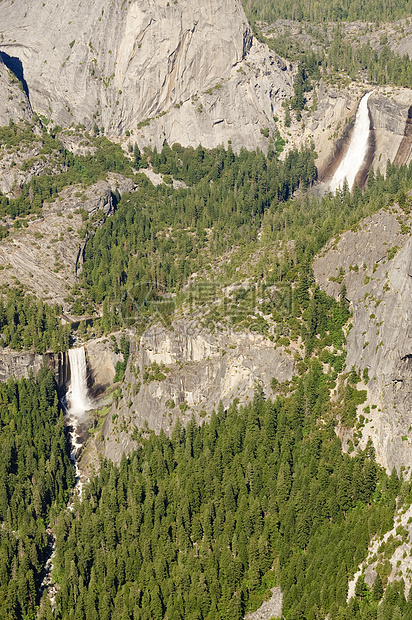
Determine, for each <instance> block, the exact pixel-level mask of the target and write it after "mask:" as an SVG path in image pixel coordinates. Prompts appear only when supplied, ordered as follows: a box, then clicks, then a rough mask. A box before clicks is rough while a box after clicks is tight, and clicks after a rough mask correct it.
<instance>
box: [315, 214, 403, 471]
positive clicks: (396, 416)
mask: <svg viewBox="0 0 412 620" xmlns="http://www.w3.org/2000/svg"><path fill="white" fill-rule="evenodd" d="M410 228H411V217H410V215H405V214H404V213H403V212H402V211H400V210H399V211H398V210H397V209H392V208H391V209H388V210H386V211H385V210H381V211H380V212H379V213H377V214H375V215H374V216H372V217H370V218H367V219H365V220H364V221H363V222H362V224H361V225H360V226H359V227H358V228H357V230H353V231H347V232H346V233H344V234H342V235H341V236H340V238H339V240H338V241H337V242H333V243H330V244H329V245H328V246H327V247H326V248H325V250H324V251H322V252H321V254H320V255H319V256H318V257H317V259H316V260H315V262H314V271H315V276H316V279H317V281H318V282H319V284H320V285H321V286H322V288H324V289H325V290H326V291H327V292H328V293H331V294H334V295H338V290H339V288H340V285H339V284H337V283H336V282H334V281H331V280H330V278H331V277H332V276H335V277H336V276H337V275H338V273H339V269H340V268H342V269H343V271H344V273H345V278H344V282H345V284H346V287H347V296H348V299H349V300H350V301H351V305H352V309H353V326H352V329H351V330H350V331H349V334H348V342H347V352H348V355H347V368H348V369H350V368H352V366H354V365H355V366H356V367H357V368H359V369H360V370H361V371H363V370H364V369H367V374H368V377H369V381H368V382H367V385H365V387H367V392H368V401H367V402H366V403H365V404H363V405H362V406H361V407H360V413H361V412H362V410H363V409H364V408H365V407H369V411H368V413H364V415H365V418H367V419H368V420H369V422H367V423H366V424H365V427H364V429H363V439H362V442H361V445H364V444H365V443H366V441H367V438H368V436H370V437H371V438H372V440H373V442H374V444H375V448H376V451H377V457H378V459H379V461H380V462H381V463H382V464H383V465H384V466H385V467H387V468H388V470H391V469H392V468H393V467H396V468H397V469H398V471H399V469H400V467H401V466H402V465H405V466H406V467H411V466H412V450H411V447H412V328H411V325H412V315H411V313H412V238H411V236H410Z"/></svg>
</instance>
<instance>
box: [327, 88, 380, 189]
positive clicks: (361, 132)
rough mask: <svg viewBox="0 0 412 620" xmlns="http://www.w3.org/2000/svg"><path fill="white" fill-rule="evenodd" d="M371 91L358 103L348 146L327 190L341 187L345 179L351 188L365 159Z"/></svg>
mask: <svg viewBox="0 0 412 620" xmlns="http://www.w3.org/2000/svg"><path fill="white" fill-rule="evenodd" d="M372 92H373V91H371V92H370V93H367V94H366V95H364V96H363V97H362V99H361V101H360V103H359V107H358V111H357V113H356V119H355V125H354V127H353V130H352V135H351V139H350V143H349V148H348V150H347V152H346V155H345V156H344V158H343V159H342V161H341V163H340V164H339V166H338V168H337V170H336V172H335V174H334V175H333V178H332V180H331V181H330V183H329V190H330V191H331V192H336V190H337V189H342V187H343V184H344V181H345V179H346V181H347V183H348V186H349V190H351V189H352V187H353V184H354V183H355V178H356V175H357V174H358V172H359V170H360V169H361V167H362V164H363V162H364V161H365V158H366V155H367V152H368V146H369V128H370V120H369V110H368V99H369V97H370V96H371V94H372Z"/></svg>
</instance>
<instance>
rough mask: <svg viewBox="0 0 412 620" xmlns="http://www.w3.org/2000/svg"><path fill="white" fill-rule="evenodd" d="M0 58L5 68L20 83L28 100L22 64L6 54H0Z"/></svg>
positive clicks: (27, 88) (14, 57)
mask: <svg viewBox="0 0 412 620" xmlns="http://www.w3.org/2000/svg"><path fill="white" fill-rule="evenodd" d="M0 57H1V59H2V61H3V62H4V64H5V65H6V67H7V68H8V69H10V71H11V72H12V73H13V74H14V75H15V76H16V78H17V79H18V80H19V82H21V84H22V86H23V90H24V92H25V93H26V95H27V99H30V97H29V87H28V86H27V82H26V80H25V79H24V73H23V64H22V62H21V60H20V58H18V57H17V56H9V55H8V54H6V52H0Z"/></svg>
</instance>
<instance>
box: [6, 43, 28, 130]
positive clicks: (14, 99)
mask: <svg viewBox="0 0 412 620" xmlns="http://www.w3.org/2000/svg"><path fill="white" fill-rule="evenodd" d="M32 116H33V112H32V109H31V106H30V102H29V100H28V98H27V95H26V93H25V91H24V88H23V85H22V82H21V81H19V79H18V78H17V77H16V75H14V74H13V73H12V72H11V71H10V70H9V69H8V68H7V67H6V65H5V64H4V61H3V58H2V56H1V54H0V126H3V125H8V124H9V121H10V120H12V121H13V122H14V123H18V122H21V121H30V120H31V119H32Z"/></svg>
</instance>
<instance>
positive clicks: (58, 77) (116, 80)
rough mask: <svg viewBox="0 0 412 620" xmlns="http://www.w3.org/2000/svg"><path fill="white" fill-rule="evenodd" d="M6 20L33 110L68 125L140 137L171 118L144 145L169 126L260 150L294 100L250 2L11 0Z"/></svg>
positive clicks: (188, 138)
mask: <svg viewBox="0 0 412 620" xmlns="http://www.w3.org/2000/svg"><path fill="white" fill-rule="evenodd" d="M0 23H1V30H2V34H3V38H2V41H1V43H0V49H1V50H2V51H3V52H5V53H7V54H8V55H10V56H14V57H16V58H18V59H19V61H20V62H21V65H22V67H23V70H24V77H25V80H26V83H27V86H28V90H29V93H30V100H31V103H32V106H33V109H34V110H35V111H36V112H39V113H42V114H44V115H45V116H47V117H52V118H53V120H54V121H55V122H57V123H58V124H60V125H62V126H67V125H70V124H71V123H72V122H74V123H79V122H80V123H85V124H86V126H87V127H92V126H93V125H94V123H96V124H97V125H98V126H99V127H103V128H104V129H105V131H106V132H107V133H108V134H109V135H112V136H115V135H121V134H124V132H125V131H126V130H130V131H132V130H133V131H134V135H136V133H137V125H138V123H139V122H143V121H147V119H149V118H154V117H156V116H158V115H160V114H164V113H167V114H168V118H167V122H166V123H165V124H164V125H162V126H160V125H158V124H157V123H156V122H155V123H154V125H152V124H151V123H150V125H148V126H147V128H146V129H145V128H143V131H142V132H141V133H140V134H139V135H140V137H141V140H143V141H144V140H145V136H146V135H147V134H146V132H149V133H150V136H153V135H155V136H156V138H157V134H160V133H161V132H160V129H161V127H163V130H162V131H164V134H163V133H162V135H159V140H161V141H163V139H164V138H165V137H167V138H168V139H169V140H170V141H172V142H174V141H179V142H181V143H182V144H196V145H197V144H198V143H199V142H202V143H203V144H205V145H206V146H215V145H217V144H219V143H221V142H224V141H226V142H227V140H228V139H229V138H230V139H232V140H235V141H236V140H237V141H238V142H239V145H238V146H239V148H240V146H241V145H244V146H246V147H248V148H255V147H256V146H257V145H258V144H262V145H264V144H265V140H266V139H265V138H263V136H262V134H261V133H260V129H261V128H265V127H267V126H269V127H274V120H273V114H274V110H275V109H277V110H280V104H281V101H282V99H283V98H284V97H286V96H287V97H289V96H291V95H292V81H291V75H290V72H289V71H288V70H287V69H286V67H285V65H284V63H283V61H280V59H277V57H276V55H275V54H270V53H269V50H268V48H267V47H266V46H263V45H261V44H259V43H258V42H257V41H253V39H252V33H251V29H250V27H249V25H248V23H247V20H246V17H245V14H244V12H243V8H242V5H241V2H240V0H200V1H195V0H179V2H178V3H173V2H171V3H170V5H168V4H167V3H165V2H163V1H162V2H161V1H160V0H153V1H149V0H143V1H142V2H137V1H133V2H123V3H120V2H110V3H109V2H107V0H97V1H96V2H94V3H92V4H90V3H88V2H84V1H80V2H78V3H76V4H73V3H72V2H69V1H68V0H62V1H61V2H59V3H58V4H56V3H55V2H54V1H53V0H45V2H43V1H42V0H33V2H30V3H27V2H26V1H25V0H6V1H4V2H1V3H0ZM39 32H41V37H39ZM252 43H253V44H252ZM214 89H216V93H215V95H218V97H214V96H213V91H214ZM206 91H207V92H206ZM218 91H220V92H218ZM209 92H211V93H212V94H208V93H209ZM201 104H203V109H202V107H201ZM192 108H193V109H192ZM199 108H200V110H201V111H198V114H196V113H195V111H196V110H198V109H199ZM196 116H197V122H194V119H195V117H196ZM165 120H166V119H165ZM188 122H189V123H192V124H193V129H192V131H190V132H189V131H188ZM245 126H246V131H244V129H245ZM147 139H148V138H147ZM242 140H243V142H242ZM266 142H267V141H266Z"/></svg>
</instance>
